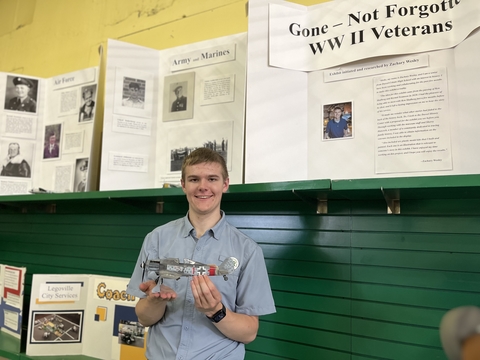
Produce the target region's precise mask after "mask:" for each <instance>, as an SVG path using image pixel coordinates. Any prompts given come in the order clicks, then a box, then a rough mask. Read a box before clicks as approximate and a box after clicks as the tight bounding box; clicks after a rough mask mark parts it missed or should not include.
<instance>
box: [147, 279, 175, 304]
mask: <svg viewBox="0 0 480 360" xmlns="http://www.w3.org/2000/svg"><path fill="white" fill-rule="evenodd" d="M139 288H140V290H141V291H143V292H144V293H145V295H147V298H149V299H152V298H160V299H162V300H167V301H170V300H174V299H176V298H177V293H176V292H175V291H173V290H172V289H171V288H169V287H168V286H166V285H163V284H162V285H160V291H158V289H159V287H158V285H157V283H156V282H155V281H154V280H149V281H146V282H143V283H141V284H140V286H139ZM155 288H156V289H155Z"/></svg>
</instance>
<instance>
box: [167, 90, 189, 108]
mask: <svg viewBox="0 0 480 360" xmlns="http://www.w3.org/2000/svg"><path fill="white" fill-rule="evenodd" d="M173 92H174V93H175V96H176V99H175V100H174V101H173V103H172V108H171V111H172V112H176V111H185V110H187V98H186V97H185V96H184V95H183V86H182V85H178V86H177V87H175V89H174V90H173Z"/></svg>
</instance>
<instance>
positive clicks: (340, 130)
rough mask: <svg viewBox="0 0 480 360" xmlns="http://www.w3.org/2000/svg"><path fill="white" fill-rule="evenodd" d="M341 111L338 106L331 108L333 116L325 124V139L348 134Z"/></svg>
mask: <svg viewBox="0 0 480 360" xmlns="http://www.w3.org/2000/svg"><path fill="white" fill-rule="evenodd" d="M342 115H343V111H342V109H340V108H339V107H338V106H337V107H335V109H334V110H333V116H334V118H333V119H332V120H330V121H329V122H328V124H327V129H326V130H325V133H326V135H327V139H334V138H341V137H344V136H347V135H348V124H347V121H346V120H345V119H343V118H342Z"/></svg>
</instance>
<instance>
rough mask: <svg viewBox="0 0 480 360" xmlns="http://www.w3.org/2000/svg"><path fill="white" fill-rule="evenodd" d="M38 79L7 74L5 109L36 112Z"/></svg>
mask: <svg viewBox="0 0 480 360" xmlns="http://www.w3.org/2000/svg"><path fill="white" fill-rule="evenodd" d="M37 91H38V80H36V79H30V78H26V77H22V76H11V75H9V76H7V88H6V92H5V94H6V95H5V110H13V111H23V112H28V113H36V112H37Z"/></svg>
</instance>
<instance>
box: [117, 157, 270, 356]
mask: <svg viewBox="0 0 480 360" xmlns="http://www.w3.org/2000/svg"><path fill="white" fill-rule="evenodd" d="M181 184H182V189H183V191H184V193H185V194H186V197H187V200H188V204H189V210H188V214H187V216H185V217H183V218H181V219H178V220H175V221H172V222H170V223H168V224H166V225H163V226H160V227H158V228H156V229H155V230H153V231H152V232H151V233H149V234H148V235H147V236H146V238H145V240H144V243H143V246H142V249H141V252H140V255H139V257H138V261H137V264H136V267H135V270H134V271H133V275H132V278H131V280H130V283H129V285H128V287H127V293H129V294H131V295H134V296H137V297H139V298H140V300H139V302H138V303H137V306H136V309H135V310H136V314H137V316H138V319H139V321H140V323H142V324H143V325H144V326H150V329H149V331H148V340H147V353H146V356H147V358H148V359H151V360H154V359H183V360H205V359H211V360H213V359H224V358H228V359H231V360H237V359H243V358H244V355H245V347H244V344H246V343H249V342H251V341H253V340H254V339H255V337H256V335H257V331H258V325H259V322H258V317H259V316H260V315H266V314H270V313H273V312H275V305H274V301H273V297H272V293H271V289H270V283H269V280H268V274H267V270H266V266H265V260H264V258H263V253H262V250H261V248H260V247H259V246H258V245H257V244H256V243H255V242H254V241H253V240H252V239H250V238H249V237H247V236H246V235H244V234H242V233H241V232H240V231H238V230H237V229H236V228H235V227H233V226H232V225H230V224H229V223H228V222H227V221H226V219H225V213H224V212H223V211H222V210H220V202H221V199H222V195H223V193H225V192H226V191H227V190H228V186H229V178H228V171H227V167H226V164H225V160H224V159H223V157H222V156H221V155H220V154H218V153H217V152H215V151H213V150H211V149H207V148H200V149H197V150H195V151H193V152H192V153H190V155H188V156H187V157H186V158H185V160H184V162H183V165H182V179H181ZM228 257H235V258H236V259H237V260H238V263H239V265H238V267H237V269H236V270H235V271H234V272H233V273H232V274H230V275H228V280H225V279H224V278H223V277H222V276H207V275H198V276H193V277H184V276H182V277H181V278H180V279H179V280H172V279H164V280H163V284H162V285H161V286H160V292H155V289H154V288H155V286H156V283H155V281H153V280H146V279H145V280H142V269H141V264H142V263H143V262H144V261H146V260H147V259H166V258H178V259H179V260H180V261H181V262H183V260H184V259H185V258H186V259H191V260H194V261H198V262H201V263H205V264H216V265H220V264H221V263H222V262H223V260H224V259H226V258H228ZM142 281H145V282H142ZM157 288H158V286H157Z"/></svg>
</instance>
